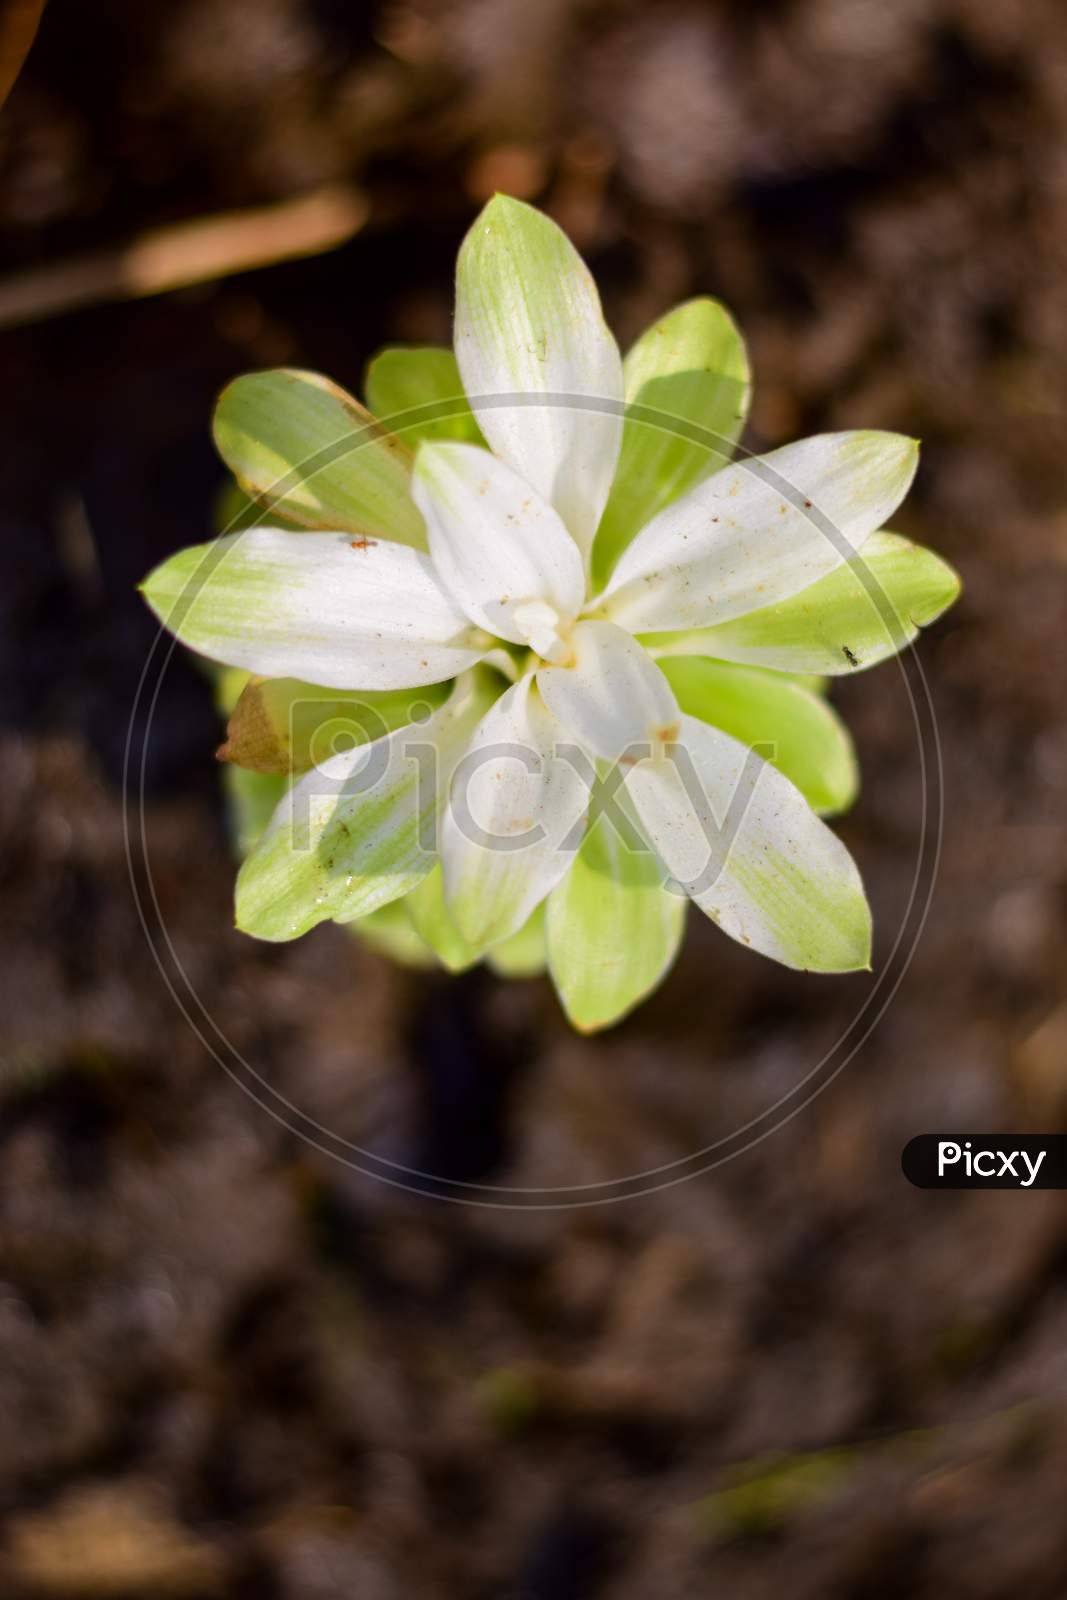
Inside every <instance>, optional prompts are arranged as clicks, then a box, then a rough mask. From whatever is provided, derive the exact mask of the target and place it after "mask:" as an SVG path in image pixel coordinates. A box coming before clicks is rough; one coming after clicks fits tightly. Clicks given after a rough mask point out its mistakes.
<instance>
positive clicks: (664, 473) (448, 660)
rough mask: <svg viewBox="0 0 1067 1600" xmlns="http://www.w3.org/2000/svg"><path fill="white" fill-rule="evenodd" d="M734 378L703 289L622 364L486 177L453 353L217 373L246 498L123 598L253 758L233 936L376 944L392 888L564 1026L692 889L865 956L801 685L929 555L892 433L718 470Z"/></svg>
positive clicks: (670, 951) (744, 379) (892, 605)
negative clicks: (262, 784)
mask: <svg viewBox="0 0 1067 1600" xmlns="http://www.w3.org/2000/svg"><path fill="white" fill-rule="evenodd" d="M748 392H749V381H748V366H747V361H746V357H745V352H744V347H743V345H742V342H741V339H740V336H739V334H738V332H737V330H736V328H735V327H734V325H733V323H732V321H731V320H730V318H729V316H728V315H727V313H726V312H725V311H724V309H723V308H722V307H721V306H720V305H718V304H717V303H716V302H714V301H712V300H708V299H698V300H693V301H690V302H688V303H686V304H684V305H682V306H679V307H678V308H676V309H675V310H674V311H672V312H670V313H669V314H668V315H667V316H665V317H663V318H662V319H661V320H660V321H658V322H656V323H655V324H654V325H653V326H652V327H651V328H650V329H649V330H648V331H647V332H646V333H645V334H644V335H643V336H642V337H641V338H640V339H639V340H638V341H637V343H636V344H635V345H634V347H633V349H632V350H631V351H630V352H629V354H628V355H627V357H626V359H625V361H623V360H621V359H620V356H619V352H618V348H617V346H616V344H615V341H614V339H613V337H612V335H611V333H610V332H609V330H608V328H607V327H606V325H605V323H604V320H603V316H602V313H601V309H600V303H599V299H598V297H597V292H596V288H595V285H594V283H593V280H592V278H591V277H590V275H589V273H588V271H587V269H586V268H585V266H584V265H583V263H582V261H581V260H580V258H579V257H578V255H577V253H576V252H575V250H574V248H573V247H572V245H571V244H570V242H569V241H568V240H567V238H566V236H565V235H564V234H563V233H562V232H561V231H560V230H559V228H557V227H556V225H555V224H554V223H552V222H551V221H550V220H549V219H548V218H546V217H545V216H543V215H542V214H540V213H539V212H537V211H536V210H534V209H533V208H531V207H530V206H527V205H524V204H521V203H520V202H518V201H514V200H510V199H506V198H503V197H497V198H496V199H494V200H493V201H491V202H490V204H489V205H487V206H486V208H485V209H484V211H483V212H482V214H481V215H480V217H479V218H478V219H477V221H476V222H475V224H474V226H473V227H472V229H471V230H470V233H469V234H468V236H467V238H466V240H465V242H464V244H463V247H462V249H461V251H460V256H459V264H458V272H457V297H456V318H455V354H454V355H453V354H452V353H451V352H449V351H447V350H444V349H389V350H386V351H384V352H383V353H382V354H381V355H380V356H378V357H377V358H376V359H375V360H374V361H373V362H372V363H371V366H370V369H369V373H368V378H367V385H366V393H367V400H368V404H369V409H367V408H365V407H363V406H362V405H360V404H359V403H358V402H357V401H356V400H354V399H353V398H351V397H350V396H349V395H347V394H345V393H344V392H343V391H342V390H340V389H338V388H336V387H335V386H334V385H333V384H331V383H329V382H328V381H327V380H325V379H324V378H321V377H318V376H316V375H313V374H310V373H304V372H295V371H277V372H265V373H254V374H251V375H249V376H247V377H244V378H239V379H238V380H237V381H236V382H234V383H233V384H231V385H230V386H229V388H228V389H226V390H225V391H224V393H223V395H222V397H221V399H220V401H219V405H218V409H217V412H216V417H215V437H216V440H217V443H218V445H219V448H220V450H221V453H222V455H223V457H224V458H225V460H226V461H227V463H228V464H229V466H230V467H231V468H232V470H233V472H234V474H235V476H236V479H237V481H238V483H239V484H240V486H241V487H242V489H243V490H244V491H245V492H246V493H247V495H249V496H250V497H251V499H252V500H253V501H254V502H255V505H256V507H257V513H256V514H257V517H258V521H255V520H254V521H253V523H252V525H251V526H247V527H245V528H243V529H242V530H241V531H238V532H233V533H229V534H227V535H225V536H224V537H222V538H220V539H218V540H216V541H214V542H213V543H211V544H207V545H200V546H196V547H194V548H192V549H189V550H185V551H182V552H181V553H179V554H178V555H176V556H174V557H172V558H171V559H170V560H169V561H167V562H165V563H164V564H163V565H162V566H161V567H159V568H157V570H156V571H155V572H153V573H152V574H151V575H150V577H149V578H148V579H147V581H146V583H145V585H144V593H145V596H146V598H147V600H148V603H149V604H150V606H151V607H152V608H153V610H154V611H155V613H156V615H157V616H158V617H159V618H160V620H161V621H162V622H163V623H164V624H165V625H166V626H167V627H168V628H170V629H171V630H172V631H173V632H174V633H175V634H176V635H177V636H178V638H179V639H181V640H182V641H183V643H185V644H187V645H188V646H190V647H191V648H192V649H194V650H196V651H199V652H201V653H202V654H204V655H206V656H208V657H210V658H212V659H213V660H215V661H218V662H222V663H225V664H227V665H228V666H229V667H231V668H233V669H238V671H239V672H240V674H241V676H240V679H239V680H238V683H237V684H236V685H233V679H232V678H231V679H230V680H229V681H230V683H231V685H232V686H233V687H235V688H240V690H241V692H240V695H239V698H236V703H235V704H234V706H233V711H232V715H231V718H230V723H229V729H228V738H227V742H226V745H225V746H224V747H223V751H222V754H223V755H224V756H226V757H227V758H228V759H229V760H230V761H231V762H233V763H235V764H236V765H237V766H238V767H240V768H243V769H245V770H246V771H250V772H253V773H258V774H260V775H261V778H263V779H264V780H266V781H269V783H271V784H274V785H275V786H276V787H275V788H274V789H273V790H271V791H270V798H271V800H272V801H275V800H276V802H277V803H276V805H275V806H274V808H273V814H272V815H271V817H270V820H269V822H268V823H267V825H266V826H265V828H264V829H263V831H262V833H261V835H260V836H259V837H258V838H257V839H256V840H255V842H254V843H253V842H251V840H249V841H248V842H250V844H251V847H250V849H249V852H248V855H247V858H246V859H245V861H244V864H243V866H242V867H241V870H240V873H239V876H238V882H237V923H238V926H239V927H240V928H242V929H243V930H244V931H245V932H247V933H250V934H253V935H255V936H257V937H259V938H263V939H270V940H284V939H291V938H294V937H296V936H297V935H299V934H302V933H304V932H306V931H307V930H308V929H309V928H311V927H312V926H313V925H314V924H316V923H318V922H321V921H323V920H326V919H333V920H334V921H337V922H344V923H354V924H356V925H357V927H359V928H360V929H364V930H366V931H367V932H368V933H370V934H375V933H377V934H378V935H379V936H387V933H386V930H387V929H389V928H391V929H392V930H393V936H394V937H395V936H396V934H397V930H398V927H399V923H398V921H397V918H398V916H399V918H400V920H401V921H402V922H403V925H404V927H405V928H406V929H407V933H408V936H409V938H408V941H407V942H408V946H409V947H410V944H411V942H412V941H415V942H416V943H417V944H418V947H419V948H420V949H422V950H426V949H427V948H428V949H429V950H431V951H433V952H434V953H435V954H436V956H437V957H438V958H439V959H440V960H441V961H443V962H444V963H445V965H446V966H449V967H450V968H453V969H458V968H460V967H462V966H465V965H468V964H470V963H471V962H474V961H476V960H479V959H481V958H482V957H483V956H488V957H489V959H491V960H492V961H493V962H494V964H496V965H497V966H498V967H499V968H500V969H501V970H503V971H517V970H523V971H525V970H535V969H536V968H537V967H538V966H539V965H541V964H543V963H547V966H548V970H549V971H550V973H551V975H552V978H553V980H554V982H555V985H556V988H557V991H558V993H559V995H560V998H561V1001H562V1003H563V1005H564V1007H565V1009H566V1011H567V1013H568V1015H569V1017H570V1018H571V1020H572V1021H573V1022H574V1023H575V1025H576V1026H578V1027H580V1028H582V1029H593V1028H597V1027H603V1026H606V1025H607V1024H609V1023H611V1022H614V1021H616V1020H617V1019H618V1018H619V1017H620V1016H622V1015H623V1014H624V1013H625V1012H626V1011H627V1010H629V1009H630V1008H631V1007H632V1006H633V1005H634V1004H635V1003H636V1002H637V1001H638V1000H640V999H641V998H642V997H643V996H644V995H646V994H647V993H648V992H649V991H650V990H651V989H652V988H653V987H654V986H655V985H656V984H657V983H658V982H659V981H660V980H661V978H662V977H663V975H664V974H665V972H666V971H667V969H668V968H669V966H670V964H671V962H672V960H673V958H674V955H675V953H676V951H677V948H678V945H679V943H680V940H681V937H682V930H683V923H684V910H685V905H686V903H687V898H688V899H692V900H693V901H694V902H695V903H696V904H697V905H698V906H699V907H700V909H701V910H702V911H704V912H705V913H706V914H707V915H708V916H709V917H711V919H712V920H713V921H714V922H716V923H717V924H718V925H719V927H720V928H722V930H723V931H724V932H725V933H727V934H728V935H730V936H731V937H732V938H735V939H738V940H740V941H742V942H743V943H744V944H746V945H748V946H750V947H751V948H752V949H753V950H754V951H758V952H760V953H761V954H763V955H767V956H770V957H772V958H773V959H775V960H777V961H780V962H783V963H785V964H786V965H789V966H792V967H799V968H805V969H808V970H812V971H820V972H846V971H852V970H856V969H862V968H865V967H867V966H868V965H869V958H870V930H871V922H870V912H869V909H868V905H867V901H866V898H865V895H864V892H863V886H862V883H861V880H860V876H859V873H858V871H857V869H856V866H855V864H854V862H853V860H852V858H851V856H850V855H849V854H848V852H847V850H846V849H845V847H844V845H843V844H842V843H841V841H840V840H839V839H838V838H837V836H836V835H835V834H834V833H833V832H832V831H831V829H830V828H829V827H828V826H827V825H826V823H825V822H824V821H823V820H822V817H823V816H825V815H828V814H832V813H835V812H840V811H842V810H844V809H845V808H846V807H847V806H848V805H849V804H850V803H851V801H852V800H853V798H854V795H855V790H856V773H855V763H854V759H853V754H852V749H851V745H850V742H849V739H848V735H847V733H846V732H845V730H844V728H843V727H842V725H841V723H840V722H839V720H838V719H837V717H836V716H835V714H834V712H833V711H832V710H831V708H830V707H829V705H828V704H827V702H826V700H825V698H824V696H823V693H822V689H823V687H824V683H825V678H826V677H827V676H831V675H834V674H839V673H845V672H852V671H856V670H860V669H862V668H866V667H869V666H872V665H874V664H875V663H876V662H878V661H881V660H883V659H885V658H886V657H887V656H889V655H891V654H893V653H894V652H896V651H897V650H899V649H900V648H902V646H903V645H904V644H905V643H906V642H907V641H909V640H910V639H912V638H914V636H915V634H916V633H917V631H918V627H919V625H920V624H922V623H926V622H929V621H930V620H932V619H933V618H934V617H936V616H938V615H939V614H940V613H941V612H942V611H943V610H944V609H945V607H946V606H948V605H949V604H950V603H951V602H952V600H953V599H954V598H955V596H956V594H957V592H958V581H957V579H956V576H955V574H954V573H953V572H952V571H951V569H950V568H948V567H947V566H946V565H945V563H944V562H942V561H941V560H940V559H939V558H938V557H937V556H935V555H934V554H933V553H932V552H930V551H928V550H925V549H922V548H921V547H919V546H917V545H915V544H912V543H911V542H909V541H908V540H906V539H903V538H901V537H899V536H898V535H896V534H893V533H888V532H885V531H882V530H883V528H884V524H885V522H886V520H887V519H888V518H889V517H890V516H891V515H892V513H893V511H894V510H895V509H896V507H897V506H898V505H899V504H900V502H901V500H902V499H903V497H904V495H905V494H906V493H907V490H908V487H909V485H910V483H911V480H912V477H913V475H914V472H915V467H916V462H917V445H916V443H915V442H914V441H913V440H911V439H908V438H905V437H902V436H900V435H897V434H892V433H883V432H851V433H837V434H825V435H819V436H817V437H814V438H810V439H805V440H803V441H801V442H800V443H797V444H793V445H788V446H786V447H784V448H782V449H778V450H774V451H771V452H769V453H768V454H766V455H763V456H760V457H748V458H742V459H739V460H737V461H734V462H732V463H731V459H730V458H731V455H732V453H733V450H734V447H735V444H736V441H737V438H738V436H739V434H740V431H741V428H742V426H743V424H744V420H745V415H746V410H747V402H748ZM232 698H233V695H232V694H231V699H232ZM339 729H343V730H344V733H345V738H344V740H343V741H342V740H341V739H339V738H338V737H337V733H338V730H339ZM342 745H343V746H344V747H342ZM281 791H284V792H281ZM279 794H280V798H279ZM416 936H417V938H416Z"/></svg>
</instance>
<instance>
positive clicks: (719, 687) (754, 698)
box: [660, 656, 859, 816]
mask: <svg viewBox="0 0 1067 1600" xmlns="http://www.w3.org/2000/svg"><path fill="white" fill-rule="evenodd" d="M660 666H661V667H662V669H663V672H664V675H665V677H666V679H667V682H668V683H669V684H670V686H671V688H672V689H673V690H674V692H675V694H676V695H677V697H678V704H679V706H680V707H681V709H682V710H683V711H685V712H687V713H688V714H689V715H690V716H693V717H699V718H700V720H701V721H702V722H708V723H710V724H711V725H712V727H715V728H719V729H721V731H722V732H723V733H728V734H729V735H730V736H731V738H733V739H738V740H740V742H741V743H742V744H745V745H749V746H750V747H754V748H755V749H756V751H757V753H758V754H759V755H761V756H763V757H764V759H765V760H767V761H770V762H771V764H772V765H773V766H775V767H777V768H778V770H779V772H784V773H785V775H786V777H787V778H788V779H789V780H790V782H791V783H795V784H796V786H797V788H798V789H799V790H800V792H801V794H802V795H803V796H804V798H805V800H806V801H807V802H808V804H809V805H810V806H811V807H812V808H813V809H814V810H815V811H817V812H818V813H819V814H820V815H821V816H829V815H833V814H836V813H839V812H842V811H847V810H848V808H849V806H850V805H851V804H852V802H853V801H854V800H855V798H856V794H857V792H858V790H859V770H858V768H857V765H856V753H855V750H854V749H853V746H852V740H851V738H850V737H849V733H848V729H847V728H846V727H845V725H844V723H843V722H842V721H841V719H840V717H839V716H838V715H837V714H836V712H835V711H834V710H833V709H832V708H831V707H830V706H829V705H828V704H827V703H826V701H825V700H824V699H823V698H822V697H821V695H818V694H813V693H812V692H811V691H810V690H809V689H805V688H803V687H802V686H801V685H800V684H799V683H798V682H796V681H795V680H794V679H792V678H789V677H786V676H785V675H783V674H779V673H773V672H761V671H760V670H759V669H758V668H756V667H739V666H736V665H734V663H732V662H728V661H709V660H707V659H706V657H703V656H664V657H663V658H662V660H661V661H660Z"/></svg>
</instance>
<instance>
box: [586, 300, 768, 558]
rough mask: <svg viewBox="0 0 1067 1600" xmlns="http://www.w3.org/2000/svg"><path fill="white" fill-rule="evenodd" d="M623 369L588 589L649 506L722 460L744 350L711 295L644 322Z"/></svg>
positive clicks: (744, 367) (737, 429)
mask: <svg viewBox="0 0 1067 1600" xmlns="http://www.w3.org/2000/svg"><path fill="white" fill-rule="evenodd" d="M623 377H624V379H625V383H626V400H627V411H626V420H625V424H624V427H623V436H622V451H621V453H620V455H619V465H618V467H617V469H616V472H615V481H614V483H613V484H612V489H611V497H610V499H609V500H608V503H607V506H606V508H605V511H604V515H603V517H602V518H601V521H600V527H599V529H598V530H597V536H596V544H595V546H594V549H593V571H594V577H595V582H596V584H597V586H598V587H600V586H602V585H603V584H605V583H606V582H607V580H608V578H609V576H610V574H611V569H612V567H613V566H614V565H615V562H616V561H617V560H618V558H619V556H620V555H621V554H622V552H623V551H624V550H625V549H626V546H627V545H628V544H629V543H630V540H631V539H632V538H633V537H634V535H635V534H636V533H638V532H639V531H640V530H641V529H642V528H643V527H644V525H645V523H646V522H648V521H649V520H650V519H651V518H652V517H654V516H655V514H656V513H657V511H662V510H663V508H664V506H667V505H669V504H670V503H671V501H672V500H676V499H677V498H678V496H679V495H680V494H684V493H685V491H686V490H687V489H691V488H692V486H693V485H694V484H695V483H699V482H700V480H701V478H706V477H708V476H709V474H710V473H712V472H717V471H718V469H719V468H720V467H723V466H725V465H726V463H727V462H728V461H729V459H730V457H731V456H732V454H733V449H734V445H735V444H736V443H737V440H738V438H739V436H740V433H741V430H742V428H743V427H744V425H745V418H746V416H747V415H748V402H749V393H750V379H749V369H748V357H747V355H746V354H745V346H744V343H743V341H742V339H741V335H740V333H739V332H738V330H737V327H736V325H735V323H734V321H733V319H732V318H731V316H730V314H729V312H728V311H727V310H726V308H725V307H724V306H721V305H720V304H719V302H718V301H717V300H708V299H700V300H689V301H687V302H686V303H685V304H684V305H680V306H676V307H675V308H674V310H673V311H669V312H668V313H667V315H666V316H665V317H661V318H660V319H659V321H658V322H654V323H653V324H652V326H651V327H650V328H648V329H647V330H646V331H645V332H644V333H643V334H642V335H641V337H640V339H638V341H637V343H636V344H635V345H634V346H633V348H632V350H630V352H629V354H628V355H627V357H626V359H625V361H624V362H623Z"/></svg>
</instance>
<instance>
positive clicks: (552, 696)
mask: <svg viewBox="0 0 1067 1600" xmlns="http://www.w3.org/2000/svg"><path fill="white" fill-rule="evenodd" d="M568 643H569V644H570V646H571V648H572V650H573V652H574V660H573V664H572V665H571V666H567V667H542V668H541V670H540V672H539V673H538V674H537V686H538V688H539V689H540V691H541V693H542V695H543V696H544V700H545V704H546V705H547V706H548V708H549V710H550V711H551V712H552V713H553V715H554V716H556V717H558V719H559V721H560V722H561V723H562V724H563V726H564V727H565V728H566V729H567V730H568V731H569V732H570V733H572V734H573V735H574V736H575V738H577V739H578V740H579V741H580V742H581V743H582V744H583V745H585V746H586V747H587V748H588V749H590V750H593V751H595V753H596V754H597V755H598V756H600V757H602V758H603V759H604V760H605V761H615V760H617V759H618V757H619V756H621V755H622V754H623V752H624V751H626V750H631V751H632V749H633V747H635V746H637V747H641V746H645V747H651V748H653V749H654V748H656V747H657V746H658V745H660V744H662V743H663V742H664V741H667V742H668V743H669V742H670V741H671V740H672V739H674V738H676V737H677V732H678V714H679V713H678V703H677V701H676V700H675V698H674V693H673V691H672V689H671V686H670V684H669V683H668V682H667V680H666V678H665V677H664V675H663V673H662V672H661V671H660V669H659V667H657V665H656V663H655V662H654V661H653V660H652V657H651V656H650V655H649V654H648V652H647V651H645V650H643V649H642V648H641V646H640V645H639V644H638V642H637V640H636V639H635V638H634V637H633V636H632V634H629V633H627V632H626V631H625V630H624V629H623V628H617V627H616V626H615V624H614V623H613V622H579V623H577V624H576V625H575V626H574V627H573V628H572V629H571V633H570V637H569V640H568Z"/></svg>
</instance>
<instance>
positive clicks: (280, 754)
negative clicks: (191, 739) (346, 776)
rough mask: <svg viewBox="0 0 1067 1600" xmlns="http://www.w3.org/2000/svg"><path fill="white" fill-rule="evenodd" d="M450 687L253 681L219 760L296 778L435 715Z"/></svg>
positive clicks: (235, 712)
mask: <svg viewBox="0 0 1067 1600" xmlns="http://www.w3.org/2000/svg"><path fill="white" fill-rule="evenodd" d="M447 697H448V686H447V684H443V683H435V684H428V685H427V686H426V687H425V688H423V689H383V690H380V691H378V692H374V691H373V690H370V689H322V688H318V687H316V685H315V684H312V683H303V682H301V681H300V679H298V678H253V679H251V681H250V682H247V683H246V684H245V687H244V689H243V691H242V693H241V695H240V698H239V699H238V701H237V703H236V705H235V706H234V709H233V711H232V713H231V715H230V719H229V722H228V724H227V727H226V742H225V744H223V745H222V746H221V748H220V749H219V751H218V757H219V760H220V761H230V762H233V763H234V765H236V766H239V767H246V768H248V770H249V771H251V772H264V773H266V772H274V773H281V774H283V775H284V776H286V777H294V776H296V775H297V774H299V773H302V772H307V771H308V769H309V768H311V767H313V766H317V765H319V763H321V762H322V761H325V760H326V759H327V758H328V757H329V756H332V755H336V754H337V753H338V752H339V751H341V750H348V749H351V748H352V747H353V746H354V745H359V744H370V743H372V742H373V741H374V740H375V739H381V738H383V737H384V736H385V734H387V733H392V732H393V731H394V730H395V729H397V728H402V727H404V726H406V724H407V723H409V722H415V721H418V720H421V719H422V718H424V717H426V716H428V715H429V714H430V713H431V712H432V711H436V710H437V708H438V707H439V706H442V705H443V704H444V702H445V700H446V699H447Z"/></svg>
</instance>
